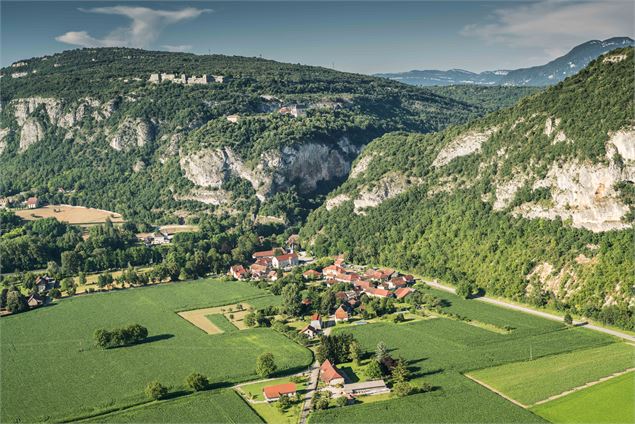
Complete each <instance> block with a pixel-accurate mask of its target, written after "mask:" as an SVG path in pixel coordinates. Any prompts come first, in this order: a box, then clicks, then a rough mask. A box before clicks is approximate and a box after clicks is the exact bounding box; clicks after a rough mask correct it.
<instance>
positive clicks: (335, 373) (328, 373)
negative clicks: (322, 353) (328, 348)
mask: <svg viewBox="0 0 635 424" xmlns="http://www.w3.org/2000/svg"><path fill="white" fill-rule="evenodd" d="M320 380H322V381H323V382H325V383H326V384H328V385H330V386H335V385H338V384H344V376H343V375H342V374H340V372H339V370H338V369H337V368H336V367H335V365H333V364H331V361H329V360H328V359H327V360H326V361H324V362H323V363H322V366H320Z"/></svg>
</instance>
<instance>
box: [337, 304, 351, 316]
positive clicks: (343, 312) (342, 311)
mask: <svg viewBox="0 0 635 424" xmlns="http://www.w3.org/2000/svg"><path fill="white" fill-rule="evenodd" d="M335 318H337V319H344V318H348V312H347V311H346V309H344V308H343V307H342V305H340V307H339V308H337V310H336V311H335Z"/></svg>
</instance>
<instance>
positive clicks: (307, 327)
mask: <svg viewBox="0 0 635 424" xmlns="http://www.w3.org/2000/svg"><path fill="white" fill-rule="evenodd" d="M307 330H311V331H313V332H314V333H317V330H316V329H315V328H313V326H312V325H311V324H307V325H306V326H305V327H304V328H303V329H302V330H300V331H299V333H304V332H305V331H307Z"/></svg>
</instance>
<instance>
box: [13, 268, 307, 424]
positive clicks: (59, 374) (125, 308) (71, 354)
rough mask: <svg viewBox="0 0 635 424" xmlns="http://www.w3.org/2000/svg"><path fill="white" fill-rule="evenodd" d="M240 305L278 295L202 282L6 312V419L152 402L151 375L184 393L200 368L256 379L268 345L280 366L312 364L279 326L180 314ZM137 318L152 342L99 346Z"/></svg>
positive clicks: (218, 380)
mask: <svg viewBox="0 0 635 424" xmlns="http://www.w3.org/2000/svg"><path fill="white" fill-rule="evenodd" d="M236 302H245V303H249V304H250V305H253V306H254V307H263V306H266V305H270V304H277V303H278V302H279V298H277V297H275V296H272V295H270V294H268V293H267V292H265V291H262V290H259V289H257V288H255V287H253V286H251V285H249V284H248V283H243V282H220V281H214V280H198V281H193V282H185V283H175V284H169V285H162V286H155V287H147V288H138V289H129V290H124V291H119V292H111V293H102V294H94V295H87V296H79V297H74V298H70V299H66V300H62V301H60V302H58V303H56V304H54V305H52V306H49V307H45V308H41V309H38V310H35V311H31V312H28V313H24V314H19V315H15V316H10V317H5V318H2V320H1V321H0V341H1V349H2V350H1V354H2V364H1V367H2V368H1V371H2V386H1V387H0V389H2V411H1V415H0V421H1V422H14V421H18V420H19V421H22V422H35V421H44V420H62V419H73V418H79V417H84V416H89V415H92V414H95V413H99V412H103V411H107V410H110V409H116V408H119V407H122V406H125V405H131V404H135V403H139V402H144V401H145V400H146V398H145V395H144V393H143V390H144V388H145V386H146V384H147V383H148V382H150V381H154V380H158V381H160V382H162V383H163V384H166V385H168V386H171V387H172V391H178V390H182V388H183V382H184V380H185V378H186V377H187V375H189V374H190V373H192V372H200V373H202V374H205V375H206V376H208V377H209V379H210V382H211V383H212V384H214V385H215V386H225V385H231V384H233V383H236V382H240V381H247V380H250V379H255V378H257V376H256V374H255V361H256V357H257V356H258V355H259V354H260V353H262V352H266V351H269V352H272V353H273V355H274V357H275V359H276V363H277V365H278V369H279V370H280V371H281V372H284V371H290V370H293V371H300V370H302V369H304V368H305V367H306V366H308V365H309V363H310V362H311V358H312V357H311V353H310V352H309V351H308V349H306V348H304V347H301V346H299V345H298V344H296V343H294V342H292V341H290V340H289V339H287V338H286V337H285V336H283V335H281V334H279V333H277V332H275V331H273V330H271V329H267V328H255V329H248V330H244V331H236V332H233V333H226V334H218V335H208V334H206V333H205V332H203V331H202V330H200V329H198V328H196V327H195V326H193V325H191V324H190V323H188V322H187V321H185V320H184V319H182V318H181V317H179V316H178V315H177V314H176V312H177V311H182V310H188V309H196V308H202V307H209V306H219V305H225V304H233V303H236ZM130 323H139V324H141V325H144V326H146V327H147V328H148V331H149V340H148V342H145V343H143V344H139V345H135V346H129V347H125V348H117V349H109V350H103V349H100V348H97V347H95V345H94V342H93V334H94V332H95V330H97V329H100V328H116V327H120V326H123V325H126V324H130ZM25 381H28V382H29V383H28V384H25ZM34 393H37V402H34V401H33V394H34Z"/></svg>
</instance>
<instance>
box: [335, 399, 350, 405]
mask: <svg viewBox="0 0 635 424" xmlns="http://www.w3.org/2000/svg"><path fill="white" fill-rule="evenodd" d="M335 404H336V405H337V406H339V407H342V406H346V405H348V399H346V396H340V397H338V398H337V399H336V400H335Z"/></svg>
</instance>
